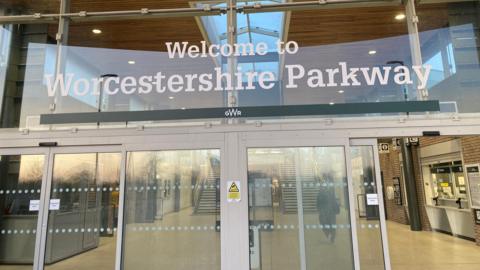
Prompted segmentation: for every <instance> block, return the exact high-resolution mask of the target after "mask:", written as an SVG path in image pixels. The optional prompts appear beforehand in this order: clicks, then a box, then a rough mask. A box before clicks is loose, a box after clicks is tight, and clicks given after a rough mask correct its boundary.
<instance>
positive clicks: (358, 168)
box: [350, 146, 385, 270]
mask: <svg viewBox="0 0 480 270" xmlns="http://www.w3.org/2000/svg"><path fill="white" fill-rule="evenodd" d="M350 149H351V159H352V179H353V190H354V194H355V215H356V216H355V219H356V223H357V237H358V246H359V255H360V267H361V269H369V270H383V269H385V266H384V261H383V249H382V247H383V244H382V234H381V231H380V214H379V211H380V210H379V206H378V203H379V202H378V189H377V185H376V181H375V166H374V157H373V147H372V146H352V147H351V148H350ZM375 200H376V201H375Z"/></svg>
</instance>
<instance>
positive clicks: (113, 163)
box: [45, 153, 121, 270]
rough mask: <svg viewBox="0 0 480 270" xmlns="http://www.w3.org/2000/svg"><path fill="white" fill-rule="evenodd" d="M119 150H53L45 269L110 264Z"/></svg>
mask: <svg viewBox="0 0 480 270" xmlns="http://www.w3.org/2000/svg"><path fill="white" fill-rule="evenodd" d="M120 165H121V154H120V153H88V154H56V155H55V157H54V164H53V176H52V177H53V179H52V189H51V198H50V211H49V216H48V228H47V243H46V251H45V269H49V270H57V269H73V268H74V269H114V268H115V251H116V238H117V234H116V231H117V220H118V202H119V184H120Z"/></svg>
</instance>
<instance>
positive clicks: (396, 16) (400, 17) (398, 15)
mask: <svg viewBox="0 0 480 270" xmlns="http://www.w3.org/2000/svg"><path fill="white" fill-rule="evenodd" d="M403 19H405V14H403V13H400V14H397V15H395V20H398V21H401V20H403Z"/></svg>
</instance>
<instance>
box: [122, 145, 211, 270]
mask: <svg viewBox="0 0 480 270" xmlns="http://www.w3.org/2000/svg"><path fill="white" fill-rule="evenodd" d="M219 185H220V151H218V150H185V151H156V152H153V151H152V152H130V153H128V161H127V179H126V196H125V227H124V242H123V245H124V246H123V260H124V265H123V268H124V269H127V270H128V269H132V270H133V269H143V270H149V269H182V270H187V269H199V270H215V269H220V196H219V193H220V189H219ZM152 251H153V252H154V254H155V255H154V256H152V254H153V253H152Z"/></svg>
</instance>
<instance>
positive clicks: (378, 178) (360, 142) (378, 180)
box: [350, 138, 392, 270]
mask: <svg viewBox="0 0 480 270" xmlns="http://www.w3.org/2000/svg"><path fill="white" fill-rule="evenodd" d="M350 146H371V147H372V150H373V159H374V160H373V161H374V162H373V164H374V167H375V168H374V170H375V184H376V186H377V195H378V201H379V205H378V208H379V213H380V233H381V237H382V250H383V262H384V265H385V268H384V269H386V270H391V267H392V266H391V261H390V252H389V246H388V232H387V222H386V216H385V201H384V198H383V188H384V187H383V185H382V175H381V168H380V157H379V154H378V140H377V139H376V138H375V139H350Z"/></svg>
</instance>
